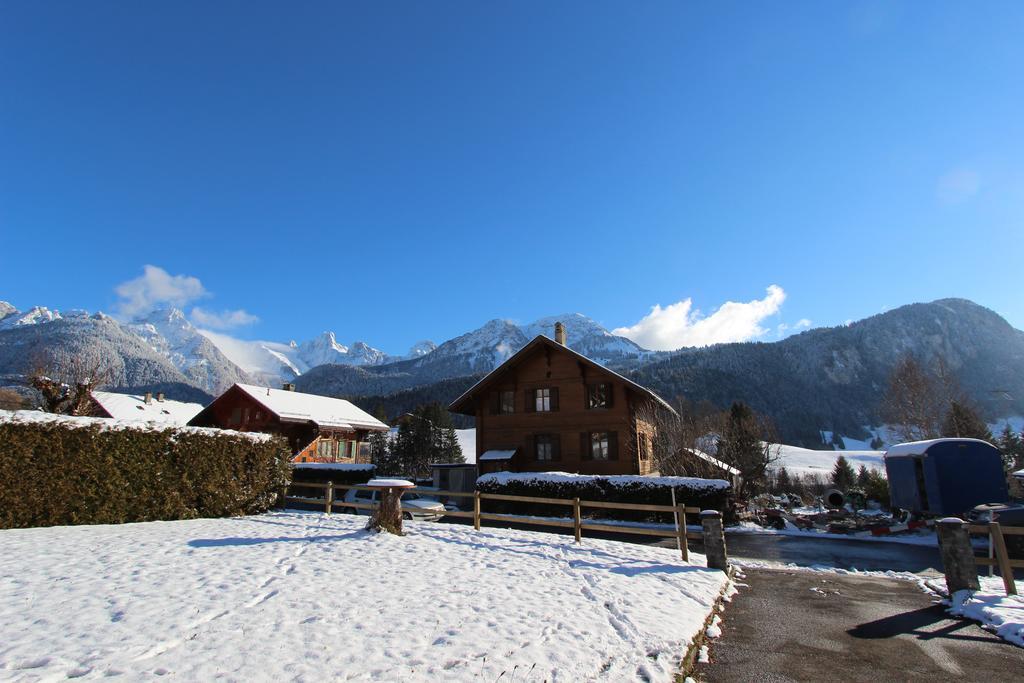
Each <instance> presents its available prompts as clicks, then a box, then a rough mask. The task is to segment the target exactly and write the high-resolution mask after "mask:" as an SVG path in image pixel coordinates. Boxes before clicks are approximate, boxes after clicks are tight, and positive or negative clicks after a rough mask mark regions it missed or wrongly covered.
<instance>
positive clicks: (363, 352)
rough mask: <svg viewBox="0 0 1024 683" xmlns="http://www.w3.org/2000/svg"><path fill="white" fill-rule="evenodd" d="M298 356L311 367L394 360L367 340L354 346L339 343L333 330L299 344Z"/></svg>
mask: <svg viewBox="0 0 1024 683" xmlns="http://www.w3.org/2000/svg"><path fill="white" fill-rule="evenodd" d="M298 357H299V359H301V360H302V362H303V363H304V364H305V365H306V366H307V367H310V368H315V367H316V366H317V365H381V364H382V363H387V362H388V361H389V360H393V359H392V358H391V356H389V355H388V354H386V353H384V352H383V351H381V350H379V349H375V348H373V347H372V346H370V345H369V344H367V343H366V342H361V341H356V342H353V344H352V346H345V345H344V344H339V343H338V340H337V339H335V337H334V333H333V332H324V333H323V334H321V335H320V336H318V337H314V338H313V339H310V340H309V341H304V342H302V343H301V344H299V345H298Z"/></svg>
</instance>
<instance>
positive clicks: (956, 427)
mask: <svg viewBox="0 0 1024 683" xmlns="http://www.w3.org/2000/svg"><path fill="white" fill-rule="evenodd" d="M942 436H946V437H956V438H961V439H981V440H982V441H992V432H990V431H989V429H988V425H986V424H985V421H984V420H982V419H981V417H980V416H979V415H978V413H977V412H976V411H975V410H974V409H973V408H971V407H970V406H969V405H967V404H966V403H963V402H961V401H953V402H951V403H950V405H949V412H948V413H946V419H945V420H944V421H943V423H942Z"/></svg>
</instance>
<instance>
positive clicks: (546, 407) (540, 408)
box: [533, 389, 551, 413]
mask: <svg viewBox="0 0 1024 683" xmlns="http://www.w3.org/2000/svg"><path fill="white" fill-rule="evenodd" d="M533 401H534V410H536V411H537V412H538V413H547V412H550V411H551V390H550V389H534V390H533Z"/></svg>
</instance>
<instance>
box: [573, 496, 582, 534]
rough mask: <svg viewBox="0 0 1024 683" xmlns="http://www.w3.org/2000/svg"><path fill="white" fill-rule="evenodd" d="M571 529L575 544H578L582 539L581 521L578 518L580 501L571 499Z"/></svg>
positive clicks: (579, 517)
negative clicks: (574, 535) (573, 533)
mask: <svg viewBox="0 0 1024 683" xmlns="http://www.w3.org/2000/svg"><path fill="white" fill-rule="evenodd" d="M572 528H573V531H574V532H575V534H576V542H577V543H579V542H580V541H581V539H582V538H583V520H582V519H581V516H580V499H579V498H573V499H572Z"/></svg>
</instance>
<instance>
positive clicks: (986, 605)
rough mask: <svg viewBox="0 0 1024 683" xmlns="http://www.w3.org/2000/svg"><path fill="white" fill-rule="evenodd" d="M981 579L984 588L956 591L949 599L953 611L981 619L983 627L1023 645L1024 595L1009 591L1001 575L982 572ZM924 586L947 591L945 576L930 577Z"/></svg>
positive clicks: (941, 592)
mask: <svg viewBox="0 0 1024 683" xmlns="http://www.w3.org/2000/svg"><path fill="white" fill-rule="evenodd" d="M978 579H979V581H980V582H981V590H980V591H966V590H964V591H957V592H956V594H955V595H953V597H952V599H951V600H950V604H951V607H950V609H949V611H950V613H951V614H955V615H957V616H962V617H966V618H968V619H974V620H975V621H980V622H981V626H982V628H985V629H988V630H990V631H992V632H993V633H995V634H996V635H998V636H999V637H1000V638H1003V639H1004V640H1007V641H1009V642H1011V643H1013V644H1014V645H1019V646H1021V647H1024V596H1021V595H1007V594H1006V590H1005V588H1004V586H1003V580H1002V579H1001V578H999V577H998V576H980V577H978ZM1018 585H1019V584H1018ZM925 588H927V589H929V590H931V591H932V592H934V593H938V594H940V595H946V584H945V581H944V580H943V579H935V580H931V581H928V582H926V584H925Z"/></svg>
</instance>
